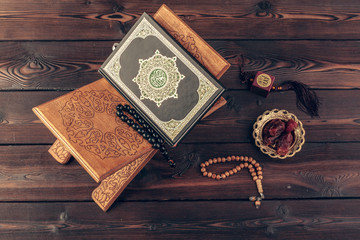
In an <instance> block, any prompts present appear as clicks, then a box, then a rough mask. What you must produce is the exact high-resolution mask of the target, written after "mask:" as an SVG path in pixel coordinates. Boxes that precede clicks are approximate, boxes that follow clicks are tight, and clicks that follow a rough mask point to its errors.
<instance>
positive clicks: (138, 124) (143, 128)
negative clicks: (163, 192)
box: [116, 104, 176, 167]
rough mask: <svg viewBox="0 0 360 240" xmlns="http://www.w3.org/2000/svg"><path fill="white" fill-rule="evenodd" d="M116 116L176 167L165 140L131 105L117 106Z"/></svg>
mask: <svg viewBox="0 0 360 240" xmlns="http://www.w3.org/2000/svg"><path fill="white" fill-rule="evenodd" d="M116 110H117V111H116V115H117V116H118V117H119V118H120V119H121V120H122V121H123V122H125V123H126V124H128V125H129V126H130V127H132V128H133V129H134V130H135V131H137V132H138V133H139V134H140V135H141V136H142V137H143V138H145V139H146V140H147V141H148V142H149V143H150V144H151V145H152V147H153V148H155V149H159V150H160V152H161V154H162V155H163V156H164V158H165V159H166V160H167V161H168V163H169V165H170V166H171V167H175V166H176V164H175V162H174V160H172V159H170V157H169V153H168V152H167V150H166V147H165V146H164V140H163V139H162V138H161V137H160V136H159V134H157V133H156V132H155V131H154V129H152V128H151V127H150V125H149V124H147V123H146V122H145V120H144V119H143V118H142V117H141V116H140V115H139V114H138V113H137V112H136V110H135V109H133V108H131V107H130V105H128V104H126V105H122V104H119V105H117V106H116ZM125 112H127V113H128V114H129V115H131V116H132V117H133V118H134V120H135V121H134V120H133V119H131V118H129V117H128V116H127V115H126V114H125Z"/></svg>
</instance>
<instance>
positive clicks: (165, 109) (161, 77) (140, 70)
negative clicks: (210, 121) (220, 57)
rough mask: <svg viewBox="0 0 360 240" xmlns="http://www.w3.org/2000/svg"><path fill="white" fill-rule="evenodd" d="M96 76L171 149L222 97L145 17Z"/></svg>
mask: <svg viewBox="0 0 360 240" xmlns="http://www.w3.org/2000/svg"><path fill="white" fill-rule="evenodd" d="M99 72H100V73H101V74H102V75H103V76H104V77H105V78H106V79H107V80H108V81H109V82H110V83H111V84H112V85H113V86H114V87H115V88H116V89H117V90H118V91H119V92H120V93H121V94H122V95H123V96H124V97H125V98H126V99H127V100H128V101H129V102H130V103H131V105H132V106H133V107H134V108H135V109H136V110H137V112H138V113H139V114H140V115H141V116H142V117H143V118H144V119H145V120H146V121H147V122H148V123H149V124H150V125H151V126H152V128H154V129H155V130H156V131H157V132H158V133H159V134H160V135H161V136H162V137H163V138H164V140H165V141H166V142H167V143H168V144H169V145H171V146H172V145H175V144H177V143H178V142H179V141H180V140H181V139H182V138H183V137H184V136H185V134H186V133H187V132H188V131H189V130H190V129H191V128H192V127H193V126H194V124H195V123H196V122H197V121H198V120H199V119H201V117H202V116H203V115H204V114H205V113H206V111H207V110H208V109H209V108H210V107H211V106H212V105H213V103H214V102H215V101H216V100H217V99H218V98H219V97H220V96H221V94H222V93H223V92H224V88H223V86H222V85H221V84H220V83H219V82H218V81H217V80H216V79H215V78H214V77H213V76H212V75H211V74H210V73H208V72H207V71H206V70H205V69H204V68H203V67H202V66H201V65H200V64H199V63H198V62H197V61H196V60H195V59H193V58H192V56H191V55H189V53H188V52H187V51H186V50H184V49H183V48H182V47H181V45H179V44H178V43H177V42H176V41H175V40H174V39H173V38H172V37H171V36H170V35H168V33H167V32H166V31H164V30H163V29H162V27H161V26H160V25H158V23H156V22H155V21H154V20H153V19H152V18H151V17H150V16H149V15H147V14H146V13H144V14H143V15H142V16H141V17H140V19H139V20H138V21H137V22H136V23H135V25H134V26H133V27H132V28H131V30H130V31H129V32H128V34H127V35H126V36H125V37H124V39H123V40H122V41H121V42H120V43H119V44H118V46H117V47H116V49H115V50H114V51H113V52H112V53H111V55H110V56H109V57H108V59H107V60H106V61H105V62H104V64H103V65H102V66H101V67H100V69H99Z"/></svg>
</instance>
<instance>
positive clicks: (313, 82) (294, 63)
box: [0, 41, 360, 90]
mask: <svg viewBox="0 0 360 240" xmlns="http://www.w3.org/2000/svg"><path fill="white" fill-rule="evenodd" d="M208 42H209V44H210V45H211V46H212V47H213V48H214V49H215V50H216V51H218V52H219V53H220V54H221V55H222V56H223V57H225V58H226V59H227V60H228V61H229V62H230V63H231V64H232V66H231V67H230V69H229V70H228V71H227V72H226V73H225V75H224V76H223V77H222V78H221V79H220V81H221V82H222V83H223V84H224V85H225V87H227V88H230V89H246V88H247V86H246V85H244V84H241V83H240V82H239V67H238V66H237V58H238V57H239V56H241V55H242V56H243V57H244V60H245V62H244V63H245V70H247V71H259V70H261V71H265V72H268V73H269V74H272V75H274V76H275V77H276V79H275V85H278V84H280V83H281V82H283V81H286V80H295V81H300V82H303V83H305V84H308V85H309V86H311V87H313V88H316V89H355V88H356V89H360V81H357V80H356V79H358V74H359V71H360V67H359V64H358V59H359V58H360V50H359V49H360V41H327V42H326V44H324V42H323V41H208ZM113 43H114V41H80V42H77V41H69V42H68V41H66V42H56V41H55V42H39V41H37V42H0V52H1V53H2V54H1V55H0V90H19V89H27V90H35V89H42V90H73V89H76V88H79V87H82V86H84V85H86V84H88V83H91V82H93V81H95V80H97V79H99V78H100V74H99V73H98V72H97V70H98V68H99V67H100V65H101V64H102V63H103V62H104V61H105V59H106V58H107V57H108V55H109V54H110V53H111V46H112V44H113ZM340 80H341V81H340Z"/></svg>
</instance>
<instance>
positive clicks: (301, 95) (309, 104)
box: [236, 55, 320, 117]
mask: <svg viewBox="0 0 360 240" xmlns="http://www.w3.org/2000/svg"><path fill="white" fill-rule="evenodd" d="M244 62H245V59H244V56H243V55H241V58H240V57H237V60H236V64H237V65H238V66H239V79H240V81H241V83H243V84H247V85H248V86H249V87H250V86H251V85H252V83H253V81H254V79H255V76H256V73H257V72H254V71H248V72H245V71H243V68H244ZM270 89H271V88H270ZM270 89H265V90H266V91H268V92H270ZM290 89H292V90H294V92H295V93H296V106H297V107H298V108H299V109H300V110H301V111H303V112H304V113H307V114H308V115H310V116H311V117H319V113H318V112H319V106H320V101H319V99H318V97H317V95H316V93H315V92H314V91H313V90H311V89H310V87H309V86H308V85H306V84H303V83H301V82H297V81H285V82H283V83H282V84H281V85H280V86H278V87H274V86H273V87H272V90H290ZM263 92H264V91H263ZM268 92H265V93H267V94H268ZM258 94H259V93H258ZM267 94H265V97H266V96H267ZM260 95H264V94H260Z"/></svg>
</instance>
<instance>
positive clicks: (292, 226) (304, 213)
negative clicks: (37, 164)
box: [0, 199, 360, 240]
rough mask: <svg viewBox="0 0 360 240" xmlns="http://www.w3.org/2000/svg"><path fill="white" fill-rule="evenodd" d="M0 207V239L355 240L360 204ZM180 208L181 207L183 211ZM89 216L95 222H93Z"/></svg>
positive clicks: (3, 204)
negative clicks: (105, 208)
mask: <svg viewBox="0 0 360 240" xmlns="http://www.w3.org/2000/svg"><path fill="white" fill-rule="evenodd" d="M249 204H250V203H249V202H243V201H220V202H218V201H212V202H208V201H200V202H184V201H182V202H132V203H120V204H118V205H117V206H116V207H114V208H113V209H112V211H110V212H108V213H106V214H104V213H103V212H102V211H101V210H100V209H97V207H96V206H95V204H94V203H81V202H79V203H76V202H75V203H66V202H65V203H0V214H1V220H0V223H1V224H2V227H1V229H0V234H1V236H2V239H75V238H76V239H79V238H80V239H83V238H84V236H86V239H118V238H119V236H121V238H124V239H139V240H141V239H294V240H297V239H300V240H302V239H357V236H358V235H359V233H360V222H359V220H360V219H359V215H360V210H359V208H358V207H357V206H358V205H359V204H360V200H358V199H357V200H333V201H327V200H322V201H314V200H313V201H309V200H305V201H299V200H297V201H265V202H264V203H263V205H262V206H261V209H258V210H256V209H255V208H253V207H252V206H251V205H249ZM179 206H181V207H179ZM89 213H91V217H89Z"/></svg>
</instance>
